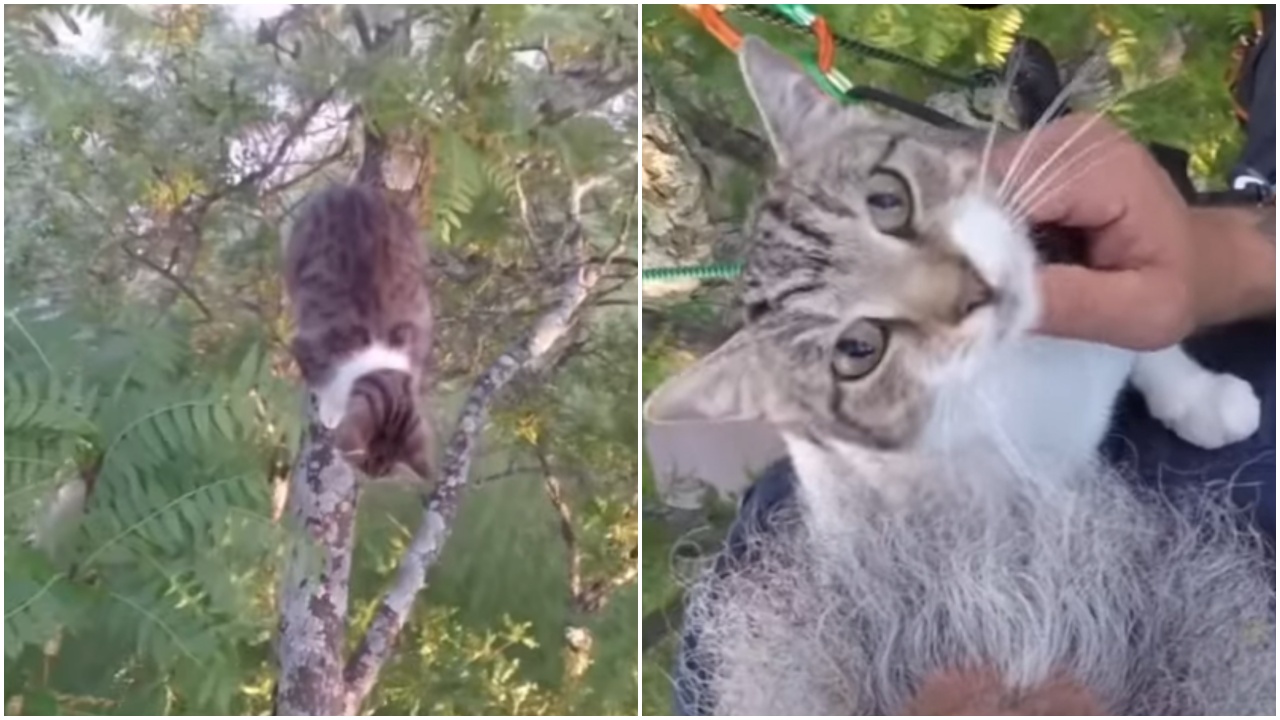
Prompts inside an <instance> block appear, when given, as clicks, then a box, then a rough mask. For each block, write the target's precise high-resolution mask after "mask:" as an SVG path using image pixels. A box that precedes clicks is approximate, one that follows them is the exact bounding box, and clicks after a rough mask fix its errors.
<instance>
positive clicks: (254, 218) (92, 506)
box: [4, 5, 638, 714]
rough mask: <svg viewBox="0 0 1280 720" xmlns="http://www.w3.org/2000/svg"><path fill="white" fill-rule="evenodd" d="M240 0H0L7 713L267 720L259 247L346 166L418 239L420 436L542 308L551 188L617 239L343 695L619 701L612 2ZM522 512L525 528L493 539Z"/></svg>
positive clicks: (455, 707)
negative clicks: (575, 557) (603, 269)
mask: <svg viewBox="0 0 1280 720" xmlns="http://www.w3.org/2000/svg"><path fill="white" fill-rule="evenodd" d="M255 13H257V11H255V10H253V9H251V8H247V6H244V7H226V6H221V7H220V6H199V5H170V6H48V5H42V6H19V7H7V8H6V10H5V126H4V131H5V143H6V152H5V195H6V201H7V202H6V203H5V218H4V220H5V253H4V255H5V282H6V285H7V288H6V290H7V292H6V296H5V306H6V307H5V312H6V315H5V360H6V364H5V395H4V406H5V451H4V452H5V500H6V502H5V519H6V523H5V528H6V533H5V552H6V563H5V582H6V591H5V675H6V683H5V687H6V702H7V703H8V707H9V709H10V710H15V711H22V712H25V713H28V714H41V713H52V712H63V713H70V712H94V713H117V712H125V713H171V714H172V713H218V714H222V713H232V712H234V713H261V712H265V711H268V710H269V708H270V703H271V683H272V678H273V673H274V668H273V657H274V656H273V651H272V647H271V643H272V640H273V637H274V634H275V632H274V631H275V628H274V623H275V621H276V607H275V598H276V592H277V583H278V579H279V571H280V565H281V562H282V558H281V557H280V553H279V549H280V548H281V546H282V537H283V534H284V533H286V532H289V530H288V529H287V528H286V527H285V526H284V525H283V524H282V523H281V522H279V521H278V520H277V519H276V518H277V515H278V513H277V512H276V511H277V509H278V508H277V505H278V490H279V489H280V483H281V482H282V480H283V478H285V477H286V476H287V474H288V463H289V462H290V458H291V457H292V455H293V452H294V450H295V446H296V443H297V439H298V434H299V432H300V422H299V421H300V407H301V403H300V398H299V396H298V390H297V388H298V382H297V378H296V372H295V370H294V368H293V366H292V362H291V360H290V359H289V357H288V354H287V349H286V347H285V344H284V342H285V339H286V338H287V337H288V336H289V333H290V329H289V326H288V322H289V321H288V315H287V313H286V312H285V307H284V298H283V293H282V288H281V283H280V278H279V274H278V272H277V263H278V252H279V246H280V242H281V238H282V233H283V232H284V231H285V230H286V229H287V227H288V225H289V223H290V221H291V218H292V216H293V213H294V212H295V211H296V208H297V206H298V203H299V201H300V200H301V199H302V198H303V197H304V196H305V194H306V193H307V192H309V191H310V190H312V189H314V188H316V187H318V186H320V185H321V184H323V183H325V182H328V181H331V180H348V179H351V178H353V177H354V176H355V175H356V174H357V173H364V172H365V171H366V170H367V169H368V168H369V167H372V168H373V173H374V174H375V175H376V176H377V177H378V178H379V180H380V181H381V182H383V183H384V184H385V185H386V186H387V188H388V189H389V191H390V192H393V193H394V194H395V195H396V196H397V197H398V198H399V199H400V200H401V201H403V202H405V203H407V204H408V205H409V206H410V207H413V208H415V209H416V210H417V212H418V215H419V218H420V221H421V225H422V228H423V231H424V242H426V243H428V247H429V254H430V256H431V265H432V267H431V274H432V278H431V280H432V282H433V287H434V292H435V296H436V308H437V316H438V321H437V326H438V328H439V329H438V336H437V340H436V344H437V347H438V348H439V356H438V357H437V365H438V368H437V375H438V378H439V382H440V389H439V393H438V394H439V401H438V402H439V407H438V408H435V412H434V415H435V417H436V420H437V422H438V423H439V424H440V426H441V429H442V431H443V433H442V436H447V434H444V433H447V431H448V430H449V429H450V421H451V418H452V412H453V405H454V404H456V396H457V394H458V392H459V391H460V390H461V389H462V388H464V387H465V385H466V384H467V383H468V382H469V381H470V380H471V379H472V378H473V377H474V376H475V375H476V374H477V373H478V372H479V371H480V369H482V368H483V367H484V366H485V365H486V364H487V363H488V362H490V361H491V360H492V359H493V358H494V357H495V356H496V355H497V354H498V353H499V352H500V351H501V350H502V348H503V347H505V346H506V345H507V344H508V343H509V342H510V341H511V340H512V339H513V338H515V337H516V336H517V335H518V334H519V333H521V332H523V331H524V330H525V329H526V328H527V327H528V324H529V322H530V320H531V318H533V317H535V316H536V315H537V314H538V313H539V312H540V311H542V310H543V309H545V307H546V306H547V305H548V304H549V303H551V302H553V301H554V297H553V293H554V291H555V288H556V287H557V285H558V284H559V280H560V279H561V278H562V276H563V274H564V270H565V262H566V259H565V258H564V256H563V250H564V248H563V247H560V246H559V244H558V243H559V238H560V236H561V233H560V230H561V228H562V227H563V226H564V225H565V223H566V222H567V219H568V217H569V216H568V209H567V206H566V202H565V199H566V197H567V194H568V191H569V189H570V188H571V187H572V186H573V185H574V183H575V182H580V181H582V180H583V179H585V178H591V177H598V178H599V183H598V187H597V190H596V191H595V192H593V193H591V195H590V196H589V197H586V198H585V199H584V202H583V211H582V219H583V224H584V227H585V229H586V230H587V233H588V242H589V244H590V247H592V248H593V249H594V250H593V252H598V254H599V255H600V256H601V257H603V256H604V255H606V253H609V251H610V250H611V249H613V248H615V247H616V246H619V245H620V247H621V248H622V251H621V252H617V253H615V254H614V255H613V257H612V258H611V263H610V266H609V267H610V271H609V273H608V274H607V275H606V277H605V278H604V279H603V280H602V282H603V283H604V284H605V286H606V288H605V289H606V290H607V291H608V292H606V293H605V294H604V297H605V299H604V300H602V301H601V302H600V303H599V307H594V308H591V309H590V310H589V311H588V316H587V317H586V318H585V320H584V321H583V323H582V324H581V326H580V327H579V328H578V330H577V332H576V333H575V336H574V338H573V342H571V343H567V344H566V346H565V347H562V348H559V349H558V350H557V352H556V353H555V358H554V361H553V362H552V363H550V364H548V366H547V367H544V368H540V369H539V371H538V377H537V378H532V379H527V380H525V381H524V383H523V385H522V387H523V388H524V389H523V390H520V391H519V392H516V393H514V394H513V396H511V397H508V398H506V399H504V400H503V401H501V402H500V404H499V407H498V408H496V410H497V413H496V415H495V420H494V422H493V423H491V426H490V427H489V428H488V429H487V431H486V435H485V438H486V454H485V457H483V458H481V459H480V462H479V464H478V468H477V472H478V474H479V475H480V476H481V477H478V478H477V481H478V483H479V485H480V487H479V488H478V489H477V492H476V494H475V495H476V496H475V497H474V498H473V500H474V502H469V503H468V504H467V505H466V507H465V509H464V513H463V517H462V519H461V520H460V529H459V531H458V533H457V534H456V535H455V538H454V540H453V541H451V543H450V546H449V547H448V548H447V550H446V556H445V558H444V560H443V561H442V566H441V567H440V569H439V573H438V577H437V578H435V579H433V584H432V589H431V591H430V592H429V593H427V595H426V599H425V601H423V602H420V603H419V604H418V606H417V609H416V610H415V614H414V616H413V617H412V618H411V620H410V625H409V626H408V627H407V628H406V631H405V637H402V638H401V643H400V650H399V652H398V653H397V655H396V657H395V658H394V660H393V665H394V667H392V668H390V669H389V671H388V672H387V673H386V674H385V675H384V677H383V682H382V683H381V685H380V686H379V687H378V688H377V690H376V691H375V696H374V698H373V700H372V701H371V703H370V704H368V705H366V709H371V710H374V711H376V712H390V713H408V712H468V713H469V712H476V713H480V712H486V713H504V712H508V711H513V710H516V709H520V710H522V711H528V712H559V713H577V712H631V711H634V698H635V687H636V684H635V674H636V668H635V649H634V648H635V646H634V639H633V638H634V614H633V613H626V612H623V611H622V609H624V606H625V602H626V598H627V596H628V593H631V592H634V591H633V590H632V589H629V588H630V587H631V585H633V584H634V583H632V582H631V578H633V577H634V569H633V568H634V556H633V554H632V550H633V548H634V543H635V517H634V507H635V500H634V489H633V487H632V488H630V489H629V488H628V487H627V484H626V483H625V482H624V481H623V478H625V477H631V478H634V468H635V467H636V464H637V456H636V451H635V442H634V437H635V427H634V422H635V421H634V413H633V408H634V407H635V388H634V377H635V344H634V343H635V341H634V337H635V325H634V318H633V314H632V310H629V309H628V308H627V302H628V300H627V298H628V297H633V292H634V285H632V284H630V283H632V282H633V276H634V273H635V268H636V253H635V250H636V248H635V245H636V238H635V234H634V230H633V228H634V225H635V223H634V212H635V208H634V197H635V192H634V184H633V182H634V181H633V175H632V174H631V173H630V172H629V171H628V170H627V168H629V167H634V165H633V163H634V158H635V143H634V137H633V136H634V132H633V128H634V118H635V112H636V105H637V102H636V97H635V92H634V87H635V80H636V55H637V53H638V45H637V38H636V34H635V27H636V22H635V14H634V13H635V11H634V9H627V8H624V7H620V6H563V7H557V6H369V7H365V8H360V9H356V8H355V7H354V6H351V7H348V6H291V7H290V9H286V10H275V11H272V13H271V14H260V13H259V14H255ZM610 305H616V306H617V307H616V308H612V307H609V306H610ZM605 364H607V365H608V367H607V368H606V367H605ZM520 418H530V420H527V421H525V422H524V425H521V424H520V423H519V422H513V421H511V422H509V420H514V419H520ZM522 427H524V428H528V427H537V428H538V430H539V432H540V437H539V440H538V442H537V443H536V444H537V446H538V447H540V448H542V453H543V455H544V456H545V459H546V460H547V465H546V466H545V468H544V467H542V466H540V465H539V464H538V462H537V456H538V453H537V452H534V451H533V450H532V449H531V448H533V445H531V444H530V443H529V442H528V441H527V440H526V439H524V437H523V436H522V434H521V432H522V431H521V428H522ZM524 432H526V434H527V430H526V431H524ZM575 434H577V435H580V438H579V439H580V442H579V441H578V440H575ZM512 462H514V463H515V464H514V465H512V464H511V463H512ZM512 469H513V470H514V472H510V471H509V470H512ZM548 473H551V474H554V475H556V476H562V477H563V479H564V482H563V486H564V488H563V489H564V493H563V497H564V499H565V502H566V507H568V508H569V509H570V510H571V513H570V515H571V527H572V529H573V530H574V537H575V541H576V542H577V551H578V552H579V554H580V555H581V564H582V567H583V578H584V582H594V581H600V580H603V581H607V582H613V581H615V580H616V581H617V582H613V584H610V585H609V593H608V595H607V597H608V598H610V599H609V600H608V602H606V603H602V604H601V605H600V606H599V607H597V608H593V609H588V610H581V609H578V608H575V607H574V606H573V605H572V603H571V602H570V598H569V580H568V577H567V575H566V573H565V571H564V568H565V567H566V564H565V557H566V554H567V552H568V551H567V550H566V547H565V542H564V540H563V539H562V533H561V532H560V528H561V513H559V512H558V511H557V510H556V509H555V507H554V506H553V504H552V503H550V502H549V501H548V500H547V497H546V493H545V492H544V488H543V481H544V478H545V477H546V476H547V474H548ZM628 474H629V475H628ZM499 476H501V477H500V478H499ZM485 478H490V479H489V480H486V479H485ZM632 485H633V483H632ZM86 491H87V497H88V500H87V502H86V503H85V504H84V507H83V512H78V511H76V508H77V507H78V506H77V504H76V503H75V502H74V500H75V498H76V497H77V493H81V494H84V493H86ZM405 492H407V491H405V490H402V489H400V488H397V487H394V486H392V487H386V488H377V489H375V490H374V491H372V492H369V493H366V502H365V503H364V505H365V507H362V510H361V521H360V526H359V528H360V536H359V538H358V552H357V557H356V572H355V573H354V574H353V581H352V582H353V587H352V597H353V608H354V609H355V610H356V614H355V616H354V617H353V625H356V626H361V625H363V624H364V623H366V622H367V621H368V617H367V612H366V611H365V609H366V608H370V607H372V604H373V602H374V601H375V600H376V597H377V595H378V593H379V592H380V590H381V588H383V587H384V586H385V584H386V582H387V580H388V578H389V577H390V575H391V574H392V573H393V572H394V567H395V560H396V557H397V553H398V551H399V550H400V549H402V548H403V544H404V541H405V538H406V537H407V535H408V532H410V530H411V528H408V527H407V524H409V523H412V522H415V518H414V517H412V514H411V513H406V512H404V508H406V507H410V508H411V507H413V506H414V505H416V503H412V502H409V503H406V502H405V499H406V498H405V496H404V494H405ZM60 499H61V501H62V502H61V503H59V500H60ZM67 508H71V509H72V510H70V511H68V510H67ZM55 510H56V511H57V512H55V513H54V514H51V512H53V511H55ZM58 513H62V514H58ZM628 528H629V530H628ZM517 530H522V531H524V532H526V533H527V534H528V535H529V536H530V537H531V538H534V540H535V542H534V544H532V545H530V546H528V547H524V548H517V547H513V546H512V545H511V544H510V543H503V542H501V541H496V540H494V536H495V535H496V536H499V537H500V536H501V533H502V532H514V531H517ZM517 551H519V554H514V553H517ZM515 566H520V567H524V568H527V569H528V571H527V572H526V574H524V575H521V574H519V573H514V572H513V568H514V567H515ZM629 568H632V569H631V570H630V571H629ZM629 572H630V575H629V574H628V573H629ZM540 577H545V578H550V579H551V581H548V582H542V583H540V584H537V585H536V586H534V585H533V583H535V582H536V581H537V578H540ZM520 579H523V580H524V581H525V582H527V583H529V584H530V585H528V586H526V588H525V589H522V588H521V587H520V586H518V585H517V584H516V583H518V582H519V581H520ZM613 595H617V596H618V598H616V599H614V598H613V597H612V596H613ZM362 613H363V614H362ZM573 628H585V629H586V630H587V632H588V633H589V634H590V635H591V640H592V641H593V642H592V643H591V646H592V647H591V649H590V650H589V651H588V652H587V657H586V659H585V665H584V660H583V659H582V658H581V657H579V656H580V655H582V652H581V651H577V650H573V648H572V647H571V646H572V645H573V643H570V642H569V641H567V640H566V637H567V634H568V631H569V630H570V629H573ZM571 650H573V652H570V651H571ZM574 653H577V654H576V655H575V654H574ZM580 666H582V669H579V667H580ZM584 675H585V679H583V678H584Z"/></svg>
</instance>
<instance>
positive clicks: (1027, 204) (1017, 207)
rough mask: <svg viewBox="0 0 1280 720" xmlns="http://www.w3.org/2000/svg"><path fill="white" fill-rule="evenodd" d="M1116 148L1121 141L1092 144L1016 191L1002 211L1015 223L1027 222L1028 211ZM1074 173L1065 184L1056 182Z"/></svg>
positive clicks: (1109, 140) (1106, 138) (1112, 140)
mask: <svg viewBox="0 0 1280 720" xmlns="http://www.w3.org/2000/svg"><path fill="white" fill-rule="evenodd" d="M1108 146H1110V147H1108ZM1119 147H1121V141H1120V140H1119V139H1118V138H1112V137H1105V138H1101V139H1099V140H1094V141H1093V142H1092V143H1090V144H1089V145H1086V146H1085V147H1084V148H1083V149H1081V150H1080V152H1078V153H1076V154H1075V155H1072V156H1071V157H1069V158H1067V159H1066V161H1065V162H1062V163H1060V164H1058V165H1057V166H1056V167H1054V168H1052V170H1051V172H1050V173H1049V174H1048V175H1046V176H1045V177H1044V178H1043V179H1042V180H1040V181H1039V182H1037V183H1036V184H1035V185H1024V186H1021V187H1018V188H1016V189H1015V190H1014V193H1013V197H1011V198H1009V199H1008V200H1007V201H1006V205H1005V207H1006V208H1007V209H1008V210H1009V211H1010V212H1011V213H1013V214H1014V216H1015V217H1017V218H1018V219H1019V220H1026V219H1028V218H1029V217H1031V215H1032V210H1033V209H1034V208H1035V207H1038V206H1039V204H1040V201H1042V200H1044V199H1046V198H1049V197H1052V196H1053V193H1056V192H1062V190H1063V189H1065V188H1067V187H1069V186H1070V183H1072V182H1075V181H1076V180H1077V179H1079V178H1080V177H1082V176H1083V175H1084V174H1085V173H1086V172H1088V171H1089V170H1092V169H1093V168H1095V167H1097V165H1098V163H1099V162H1101V161H1102V160H1104V159H1105V158H1106V153H1107V151H1110V150H1114V149H1116V148H1119ZM1081 163H1085V165H1084V167H1083V168H1079V167H1078V166H1079V165H1080V164H1081ZM1077 169H1078V170H1079V172H1075V173H1072V174H1071V176H1070V177H1068V178H1067V179H1066V180H1061V181H1060V179H1061V178H1062V176H1063V175H1064V174H1065V173H1067V172H1068V171H1071V170H1077Z"/></svg>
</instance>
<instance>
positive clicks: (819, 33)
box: [813, 16, 836, 75]
mask: <svg viewBox="0 0 1280 720" xmlns="http://www.w3.org/2000/svg"><path fill="white" fill-rule="evenodd" d="M813 34H814V35H815V36H816V37H817V39H818V69H819V70H821V71H822V72H823V74H824V75H825V74H826V73H829V72H831V66H832V65H834V64H835V61H836V42H835V39H834V38H832V37H831V29H830V28H828V27H827V19H826V18H824V17H821V16H819V17H816V18H814V19H813Z"/></svg>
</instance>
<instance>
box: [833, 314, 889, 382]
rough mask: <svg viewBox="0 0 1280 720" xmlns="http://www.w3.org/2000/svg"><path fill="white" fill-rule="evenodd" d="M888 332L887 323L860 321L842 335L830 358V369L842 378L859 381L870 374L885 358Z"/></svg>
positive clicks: (838, 377)
mask: <svg viewBox="0 0 1280 720" xmlns="http://www.w3.org/2000/svg"><path fill="white" fill-rule="evenodd" d="M888 343H889V335H888V332H887V331H886V330H885V328H884V326H883V325H881V324H880V323H877V322H874V321H871V320H859V321H857V322H855V323H853V324H852V325H850V326H849V327H848V328H846V329H845V331H844V332H843V333H841V334H840V337H839V339H837V340H836V345H835V348H834V351H833V353H832V357H831V372H832V373H834V374H835V376H836V378H837V379H839V380H859V379H861V378H864V377H866V376H867V375H870V374H871V371H872V370H875V369H876V366H878V365H879V364H880V360H881V359H882V358H883V357H884V351H885V348H886V347H887V346H888Z"/></svg>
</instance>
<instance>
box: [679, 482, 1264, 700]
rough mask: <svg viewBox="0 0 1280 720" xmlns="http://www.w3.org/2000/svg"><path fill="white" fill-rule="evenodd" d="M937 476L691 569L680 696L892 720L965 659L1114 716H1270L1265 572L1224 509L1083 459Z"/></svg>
mask: <svg viewBox="0 0 1280 720" xmlns="http://www.w3.org/2000/svg"><path fill="white" fill-rule="evenodd" d="M951 467H952V468H954V467H956V466H954V465H952V466H951ZM970 468H975V469H970ZM977 468H981V469H977ZM957 475H959V476H960V477H957ZM966 476H967V477H966ZM945 479H946V482H945V483H943V482H933V483H928V484H927V486H928V487H930V488H931V490H930V491H929V492H926V493H920V494H918V495H916V496H914V497H912V498H911V499H910V500H909V501H907V502H899V503H892V502H889V501H886V499H885V498H884V496H882V495H879V494H877V493H876V492H875V491H873V490H871V489H869V488H865V492H862V491H860V490H859V489H858V488H859V487H860V486H861V485H862V484H861V483H858V481H857V480H856V479H850V481H849V486H848V487H852V488H854V489H852V490H847V491H842V492H841V493H838V494H836V497H838V502H839V503H840V504H841V505H842V506H844V507H845V508H847V512H845V513H844V514H845V515H846V516H847V517H848V518H849V522H848V523H846V524H843V525H842V526H841V527H840V528H839V529H836V530H831V529H829V528H826V527H824V529H823V530H822V532H821V534H819V533H818V532H817V531H815V530H814V528H813V526H811V524H810V523H808V522H807V515H808V512H807V511H806V510H805V508H803V507H798V508H797V507H794V506H792V507H789V508H787V509H785V510H782V511H781V514H780V515H776V516H775V517H774V524H773V527H774V532H773V533H772V534H770V535H769V536H767V537H763V536H759V535H757V536H756V537H755V538H752V539H749V540H748V547H747V551H746V553H745V555H746V556H748V557H750V562H749V563H743V564H741V565H739V566H738V567H737V568H733V569H729V570H727V571H724V572H719V573H715V574H713V573H710V572H708V573H706V574H705V575H704V576H703V578H702V579H701V580H700V581H698V582H697V583H696V584H695V586H694V587H693V588H692V589H691V592H690V601H689V604H688V607H687V610H686V628H687V630H688V631H690V632H694V633H696V638H697V647H696V651H694V652H696V655H697V658H696V659H697V660H698V662H699V664H700V665H701V670H702V673H704V674H705V675H704V676H703V681H700V682H697V683H696V686H690V687H686V688H684V692H686V693H690V692H691V693H692V695H687V696H686V697H687V698H688V699H689V700H692V701H693V703H694V706H695V707H701V706H704V704H705V707H710V708H713V709H714V714H720V715H775V714H781V715H885V714H890V715H892V714H900V713H902V712H903V710H904V708H907V707H909V704H910V703H912V702H913V701H914V700H917V699H916V698H914V696H913V695H914V693H915V691H916V690H917V689H918V688H919V685H920V683H921V681H922V680H924V679H925V678H927V677H929V676H933V675H935V674H936V673H938V672H940V671H944V670H950V669H955V668H959V667H973V666H976V665H983V666H986V667H990V668H992V669H993V670H994V671H995V672H996V673H997V674H998V675H999V676H1000V678H1001V679H1002V681H1003V682H1004V684H1005V685H1006V686H1007V687H1009V688H1011V689H1014V690H1015V691H1016V690H1018V689H1023V690H1026V689H1031V688H1034V687H1036V686H1038V685H1041V684H1044V683H1047V682H1049V681H1051V680H1052V679H1054V678H1061V677H1066V678H1069V679H1070V680H1071V681H1074V682H1078V683H1079V684H1080V685H1082V686H1083V687H1084V688H1086V689H1087V691H1088V692H1089V693H1091V694H1092V695H1093V697H1094V698H1096V700H1097V701H1098V702H1099V703H1100V704H1101V706H1102V707H1103V708H1105V709H1106V711H1107V712H1109V713H1114V714H1123V715H1203V714H1210V715H1220V714H1228V715H1274V714H1275V705H1276V703H1275V694H1276V675H1275V667H1276V666H1275V610H1274V603H1275V579H1274V577H1275V576H1274V564H1273V562H1272V561H1270V560H1269V559H1268V556H1267V554H1266V551H1265V550H1263V549H1262V548H1261V547H1260V546H1259V545H1260V542H1259V539H1258V537H1257V536H1256V534H1254V533H1253V532H1252V531H1249V530H1246V529H1243V528H1242V527H1241V526H1240V524H1239V520H1238V516H1235V515H1232V514H1231V512H1230V511H1229V510H1228V509H1226V505H1225V503H1218V502H1216V501H1211V500H1207V499H1205V498H1204V497H1203V496H1198V498H1197V499H1196V500H1194V501H1193V502H1192V503H1191V504H1192V505H1193V507H1180V508H1174V507H1173V506H1172V505H1171V504H1170V502H1169V501H1168V500H1167V499H1166V496H1162V495H1157V494H1155V493H1152V492H1150V491H1146V490H1141V489H1135V488H1134V487H1132V486H1131V485H1130V484H1129V483H1127V482H1126V481H1125V479H1124V478H1122V477H1119V476H1118V474H1117V473H1116V472H1115V471H1114V470H1109V469H1106V468H1103V467H1101V466H1096V467H1090V468H1087V469H1085V470H1083V471H1081V472H1079V473H1077V474H1075V475H1073V476H1071V477H1070V478H1069V479H1066V480H1064V481H1061V482H1055V483H1033V482H1025V481H1022V480H1019V479H1018V478H1017V477H1016V476H1015V475H1014V474H1012V473H1004V474H1003V475H1002V474H1001V473H993V472H992V471H991V466H990V464H986V467H985V468H983V467H982V464H977V463H975V464H967V463H966V464H963V465H961V466H960V468H959V469H954V470H953V469H950V468H949V469H948V470H947V475H946V476H945ZM904 481H907V482H911V481H919V478H913V479H904ZM802 482H805V481H804V480H802ZM913 484H915V485H916V486H917V487H921V486H925V484H923V483H919V482H914V483H913ZM800 496H801V497H804V496H805V493H804V492H803V489H802V490H801V492H800ZM824 496H825V497H827V498H833V495H832V494H831V493H826V494H824ZM833 501H835V500H834V499H833ZM824 515H827V516H829V515H830V512H829V509H828V512H824ZM722 570H723V568H722Z"/></svg>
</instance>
